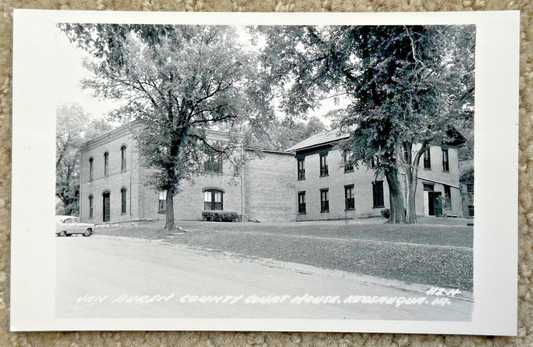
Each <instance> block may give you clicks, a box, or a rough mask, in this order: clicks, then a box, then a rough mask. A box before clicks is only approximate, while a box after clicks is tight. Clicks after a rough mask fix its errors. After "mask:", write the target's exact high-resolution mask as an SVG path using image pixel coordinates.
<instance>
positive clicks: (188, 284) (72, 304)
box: [56, 235, 473, 321]
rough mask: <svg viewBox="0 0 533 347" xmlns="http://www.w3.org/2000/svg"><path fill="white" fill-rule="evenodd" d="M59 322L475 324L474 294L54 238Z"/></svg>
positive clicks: (177, 248)
mask: <svg viewBox="0 0 533 347" xmlns="http://www.w3.org/2000/svg"><path fill="white" fill-rule="evenodd" d="M56 240H57V249H56V254H57V258H56V259H57V264H56V268H57V273H56V275H57V278H56V281H57V282H56V283H57V287H56V317H57V318H67V317H73V318H74V317H79V318H167V317H172V318H185V317H188V318H320V319H387V320H397V319H400V320H451V321H469V320H470V317H471V312H472V309H473V300H472V295H471V294H470V293H461V294H457V293H448V295H440V296H437V295H426V291H427V290H428V289H430V288H431V287H429V286H423V285H416V284H405V283H402V282H397V281H392V280H383V279H380V278H376V277H370V276H359V275H356V274H353V273H348V272H342V271H335V270H325V269H319V268H315V267H311V266H307V265H299V264H294V263H284V262H279V261H273V260H268V259H256V260H251V259H250V258H249V257H248V258H241V257H239V256H238V255H235V254H224V253H213V252H209V251H207V250H198V249H192V248H190V247H187V246H183V245H170V244H165V243H163V242H161V241H147V240H140V239H131V238H121V237H105V236H98V235H93V236H91V237H88V238H87V237H81V236H78V237H58V238H56Z"/></svg>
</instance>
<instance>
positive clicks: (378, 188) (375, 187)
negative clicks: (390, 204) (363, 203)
mask: <svg viewBox="0 0 533 347" xmlns="http://www.w3.org/2000/svg"><path fill="white" fill-rule="evenodd" d="M372 193H373V194H372V195H373V200H374V207H385V199H384V198H383V181H375V182H372Z"/></svg>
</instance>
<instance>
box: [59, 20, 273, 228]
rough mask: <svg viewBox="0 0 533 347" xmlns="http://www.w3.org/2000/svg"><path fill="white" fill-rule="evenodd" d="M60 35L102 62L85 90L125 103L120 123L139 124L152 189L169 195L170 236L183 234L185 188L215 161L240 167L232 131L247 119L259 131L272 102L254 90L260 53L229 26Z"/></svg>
mask: <svg viewBox="0 0 533 347" xmlns="http://www.w3.org/2000/svg"><path fill="white" fill-rule="evenodd" d="M60 27H61V29H63V30H64V31H65V32H66V33H67V35H68V37H69V38H70V39H71V41H72V42H74V43H75V44H76V45H77V46H78V47H80V48H82V49H84V50H86V51H88V52H89V53H90V54H91V55H92V56H93V57H94V59H91V60H88V61H87V63H86V67H87V68H88V69H89V70H90V71H92V73H93V75H92V77H91V78H88V79H86V80H85V81H84V86H85V87H86V88H90V89H92V90H93V91H94V93H95V95H96V96H97V97H103V98H107V99H114V100H117V101H120V102H123V104H122V106H121V107H120V108H118V109H117V110H116V111H115V112H114V113H113V116H114V118H115V119H118V120H120V121H136V122H137V124H139V126H140V129H142V130H141V131H138V132H137V133H136V135H135V137H136V140H137V144H138V150H139V153H140V158H141V160H142V163H143V166H145V167H147V168H151V171H150V172H151V175H150V177H148V184H149V185H150V186H151V187H153V188H154V189H156V190H160V191H165V192H166V203H167V214H166V224H165V229H166V230H170V229H173V228H175V222H174V204H173V198H174V196H175V195H176V194H178V193H179V186H180V184H181V183H182V182H183V181H184V180H192V179H193V178H194V177H195V176H197V175H199V174H202V173H203V171H204V166H203V162H204V161H205V160H206V159H207V158H208V157H210V156H211V157H212V156H220V157H222V158H224V159H225V160H228V161H230V162H232V163H234V164H235V165H234V167H235V168H236V169H238V167H239V165H238V163H239V162H240V161H241V160H242V156H240V155H239V154H242V153H243V151H239V150H237V148H238V146H239V141H238V139H237V138H238V136H237V134H235V132H233V131H232V129H233V127H231V126H228V124H230V125H232V124H235V123H239V122H241V120H242V116H243V115H246V116H247V118H246V119H247V121H249V122H250V123H253V121H254V119H256V118H258V117H257V114H258V110H260V108H259V107H256V105H258V104H259V102H258V101H259V100H261V99H262V98H264V97H265V96H264V95H265V94H264V93H262V92H261V90H259V89H260V88H261V87H260V86H256V84H255V83H254V81H255V79H256V78H257V74H258V72H257V71H256V69H257V68H258V66H257V64H256V63H255V61H254V59H253V58H254V56H253V51H251V50H247V49H245V48H244V47H242V43H241V40H240V39H239V36H238V33H237V32H236V31H235V29H234V28H233V27H229V26H205V25H197V26H193V25H183V26H167V25H164V26H163V25H110V24H101V25H100V24H96V25H95V24H75V25H73V24H65V25H61V26H60ZM258 88H259V89H258ZM265 104H266V105H268V103H265ZM213 128H223V129H224V130H229V137H228V141H220V142H213V141H210V139H209V138H208V136H207V135H206V134H207V130H208V129H213Z"/></svg>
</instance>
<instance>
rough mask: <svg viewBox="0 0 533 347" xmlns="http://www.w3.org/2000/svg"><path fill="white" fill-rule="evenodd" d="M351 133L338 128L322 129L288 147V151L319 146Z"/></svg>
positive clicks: (343, 137) (342, 138) (344, 137)
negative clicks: (342, 131)
mask: <svg viewBox="0 0 533 347" xmlns="http://www.w3.org/2000/svg"><path fill="white" fill-rule="evenodd" d="M349 137H350V135H349V134H346V133H341V132H340V131H339V130H338V129H333V130H326V131H322V132H320V133H318V134H315V135H313V136H311V137H308V138H307V139H305V140H303V141H302V142H299V143H297V144H295V145H294V146H292V147H290V148H287V149H286V150H285V151H286V152H296V151H301V150H303V149H308V148H314V147H319V146H322V145H325V144H329V143H333V142H337V141H339V140H344V139H347V138H349Z"/></svg>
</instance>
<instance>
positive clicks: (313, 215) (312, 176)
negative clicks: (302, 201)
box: [292, 150, 389, 221]
mask: <svg viewBox="0 0 533 347" xmlns="http://www.w3.org/2000/svg"><path fill="white" fill-rule="evenodd" d="M320 152H321V151H314V152H311V153H308V154H307V155H305V179H304V180H298V181H297V182H296V193H295V195H294V196H293V201H294V205H295V207H296V208H297V204H298V202H297V193H298V192H302V191H305V193H306V199H307V203H306V205H307V206H306V214H298V216H297V218H296V219H297V220H298V221H304V220H321V219H342V218H360V217H370V216H380V215H381V210H383V208H374V203H373V188H372V187H373V186H372V182H373V181H375V173H374V171H373V170H369V169H367V168H366V167H364V166H361V167H359V168H358V169H357V168H355V169H354V172H346V173H345V172H344V165H343V164H342V155H341V152H340V151H338V150H330V151H329V152H328V155H327V163H328V174H329V175H328V176H326V177H320ZM292 169H293V171H294V173H295V175H296V173H297V161H296V159H294V160H293V164H292ZM380 180H381V179H380ZM352 184H353V185H354V195H355V210H353V211H346V210H345V195H344V194H345V193H344V186H346V185H352ZM325 188H327V189H329V213H321V212H320V189H325ZM383 193H384V203H385V208H388V206H389V188H388V185H387V182H386V180H385V179H383ZM296 210H297V209H296Z"/></svg>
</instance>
